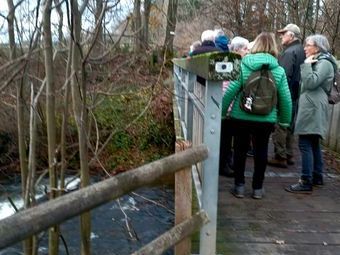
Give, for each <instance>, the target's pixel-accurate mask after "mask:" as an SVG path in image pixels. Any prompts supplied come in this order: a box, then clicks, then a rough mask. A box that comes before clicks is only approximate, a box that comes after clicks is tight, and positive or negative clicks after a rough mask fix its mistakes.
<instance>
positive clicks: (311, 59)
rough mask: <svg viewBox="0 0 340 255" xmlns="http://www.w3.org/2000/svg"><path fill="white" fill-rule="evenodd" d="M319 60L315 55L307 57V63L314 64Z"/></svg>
mask: <svg viewBox="0 0 340 255" xmlns="http://www.w3.org/2000/svg"><path fill="white" fill-rule="evenodd" d="M317 61H318V60H317V59H315V55H310V56H309V57H308V58H306V59H305V63H307V64H312V63H315V62H317Z"/></svg>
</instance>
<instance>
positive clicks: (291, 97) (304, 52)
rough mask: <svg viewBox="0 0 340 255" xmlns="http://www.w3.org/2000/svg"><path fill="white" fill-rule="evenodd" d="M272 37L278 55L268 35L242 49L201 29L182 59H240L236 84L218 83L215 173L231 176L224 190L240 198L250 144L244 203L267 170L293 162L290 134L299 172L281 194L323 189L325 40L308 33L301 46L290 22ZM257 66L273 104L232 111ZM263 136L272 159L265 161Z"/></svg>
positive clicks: (332, 64)
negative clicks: (269, 79) (228, 55)
mask: <svg viewBox="0 0 340 255" xmlns="http://www.w3.org/2000/svg"><path fill="white" fill-rule="evenodd" d="M277 34H278V35H279V37H280V39H281V44H282V48H283V50H282V51H281V52H279V50H278V45H277V43H276V37H275V34H274V33H271V32H262V33H260V34H259V35H258V36H257V37H256V39H255V40H254V41H253V42H251V43H250V42H249V40H247V39H245V38H243V37H239V36H237V37H234V38H233V39H232V40H231V41H230V42H229V38H228V37H227V36H226V35H225V34H224V33H223V31H221V30H217V31H216V30H215V31H213V30H206V31H204V32H203V33H202V36H201V41H198V42H195V43H193V44H192V45H191V47H190V52H189V55H190V56H195V55H197V54H201V53H206V52H213V51H231V52H235V53H237V54H240V55H241V57H242V61H241V72H240V76H239V78H238V80H234V81H230V82H228V81H226V82H224V83H223V93H224V94H223V99H222V123H221V149H220V174H222V175H226V176H229V177H234V185H233V187H232V188H231V190H230V191H231V193H232V194H233V195H234V196H235V197H237V198H243V197H244V195H245V175H244V172H245V165H246V158H247V152H248V150H249V146H250V145H251V144H252V147H253V151H254V172H253V178H252V189H253V192H252V197H253V198H255V199H261V198H262V197H263V195H264V188H263V182H264V178H265V170H266V167H267V164H269V165H273V166H277V167H287V165H293V164H294V163H295V161H294V154H293V147H294V137H295V136H298V147H299V150H300V154H301V162H302V171H301V176H300V179H299V181H298V182H297V183H295V184H292V185H289V186H288V187H286V188H285V190H286V191H288V192H293V193H311V192H312V191H313V186H315V185H323V184H324V182H323V159H322V152H321V145H320V140H321V139H323V138H325V136H326V132H327V129H328V123H329V112H328V109H329V106H328V94H329V92H330V90H331V87H332V83H333V78H334V73H335V71H336V70H337V64H336V61H335V59H334V57H333V56H332V55H331V54H330V45H329V42H328V40H327V38H326V37H325V36H323V35H321V34H314V35H310V36H308V37H307V38H306V39H305V41H304V44H302V42H301V39H300V38H301V32H300V28H299V27H298V26H297V25H295V24H288V25H287V26H285V27H284V28H283V29H280V30H278V31H277ZM263 65H266V67H268V68H269V70H270V72H271V74H272V76H273V78H274V80H275V86H276V90H277V104H276V105H275V106H274V107H273V109H272V110H271V112H270V113H269V114H266V115H258V114H253V113H249V112H246V111H244V110H243V109H242V107H240V101H241V93H240V91H242V88H243V86H244V84H245V81H247V79H248V78H249V77H250V75H251V74H252V73H254V72H255V71H257V70H260V69H261V68H262V67H263ZM270 136H272V139H273V143H274V157H273V158H272V159H270V160H268V144H269V139H270ZM232 147H233V153H231V152H232Z"/></svg>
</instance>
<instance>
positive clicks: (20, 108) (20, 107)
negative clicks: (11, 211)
mask: <svg viewBox="0 0 340 255" xmlns="http://www.w3.org/2000/svg"><path fill="white" fill-rule="evenodd" d="M7 5H8V10H9V12H8V18H7V21H8V37H9V38H8V39H9V46H10V59H11V60H14V59H15V58H16V57H17V48H16V43H15V34H14V17H15V9H14V4H13V0H7ZM16 90H17V101H16V105H17V127H18V147H19V148H18V149H19V160H20V170H21V190H22V197H23V198H25V194H26V182H27V174H28V167H27V157H26V145H25V126H24V122H25V120H24V107H25V104H24V99H23V81H17V82H16ZM32 245H33V242H32V238H28V239H26V240H25V241H24V242H23V251H24V254H26V255H29V254H31V251H32Z"/></svg>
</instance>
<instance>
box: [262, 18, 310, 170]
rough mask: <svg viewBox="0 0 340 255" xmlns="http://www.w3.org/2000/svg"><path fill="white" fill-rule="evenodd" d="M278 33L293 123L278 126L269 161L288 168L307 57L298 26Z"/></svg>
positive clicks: (291, 25)
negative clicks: (272, 154)
mask: <svg viewBox="0 0 340 255" xmlns="http://www.w3.org/2000/svg"><path fill="white" fill-rule="evenodd" d="M277 32H278V33H279V35H280V38H281V44H282V46H283V51H282V52H281V53H280V55H279V57H278V60H279V64H280V66H282V67H283V68H284V69H285V72H286V75H287V81H288V86H289V90H290V94H291V98H292V105H293V107H292V122H291V125H290V127H288V128H284V127H281V126H280V125H276V127H275V131H274V133H273V135H272V139H273V143H274V154H275V155H274V157H273V158H272V159H270V160H268V165H271V166H276V167H283V168H286V167H287V164H288V165H293V164H294V160H293V158H294V155H293V145H294V140H295V139H294V135H293V130H294V122H295V116H296V111H297V102H298V98H299V90H300V78H301V77H300V65H301V64H302V63H303V62H304V60H305V58H306V56H305V53H304V50H303V46H302V43H301V41H300V35H301V32H300V28H299V27H298V26H297V25H295V24H288V25H287V26H285V27H284V28H283V29H280V30H278V31H277Z"/></svg>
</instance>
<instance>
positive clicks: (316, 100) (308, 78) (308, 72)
mask: <svg viewBox="0 0 340 255" xmlns="http://www.w3.org/2000/svg"><path fill="white" fill-rule="evenodd" d="M317 59H318V61H317V62H316V63H313V64H310V63H308V64H302V65H301V93H300V98H299V106H298V112H297V118H296V123H295V131H294V133H295V134H297V135H311V134H313V135H320V136H321V137H322V138H323V139H324V138H325V137H326V134H327V130H328V125H329V107H330V106H329V104H328V96H327V91H330V89H331V86H332V84H333V77H334V68H333V65H332V63H331V62H330V61H328V60H327V59H323V57H322V54H319V55H318V56H317Z"/></svg>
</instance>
